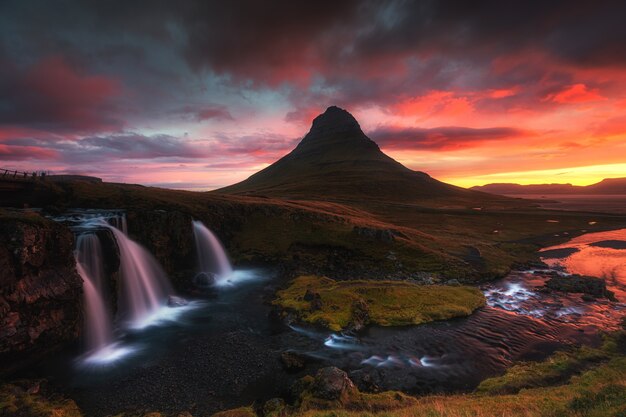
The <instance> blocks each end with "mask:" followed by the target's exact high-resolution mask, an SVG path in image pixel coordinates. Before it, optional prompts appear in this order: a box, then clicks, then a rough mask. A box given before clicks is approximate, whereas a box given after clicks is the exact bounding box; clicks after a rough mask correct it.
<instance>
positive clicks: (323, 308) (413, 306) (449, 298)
mask: <svg viewBox="0 0 626 417" xmlns="http://www.w3.org/2000/svg"><path fill="white" fill-rule="evenodd" d="M307 294H308V296H307ZM311 297H313V298H315V299H319V302H318V301H315V300H313V301H311V300H310V299H311ZM273 304H274V305H276V306H279V307H280V308H281V309H283V310H284V311H287V312H290V313H293V314H295V315H296V316H297V318H298V319H299V320H301V321H303V322H305V323H310V324H315V325H321V326H323V327H326V328H329V329H331V330H333V331H339V330H342V329H345V328H347V327H349V326H351V325H353V324H355V322H357V321H361V322H362V323H361V324H363V325H366V324H377V325H380V326H407V325H415V324H422V323H428V322H431V321H435V320H445V319H450V318H454V317H464V316H468V315H470V314H471V313H472V312H473V311H474V310H476V309H477V308H479V307H482V306H484V305H485V298H484V296H483V294H482V293H481V292H480V291H479V290H478V289H477V288H474V287H467V286H459V287H451V286H440V285H417V284H413V283H409V282H404V281H362V280H356V281H335V280H332V279H330V278H325V277H318V276H313V275H307V276H301V277H298V278H296V279H295V280H294V281H293V282H292V283H291V285H290V286H289V287H288V288H287V289H284V290H281V291H278V293H277V298H276V299H275V300H274V302H273ZM363 321H364V322H363Z"/></svg>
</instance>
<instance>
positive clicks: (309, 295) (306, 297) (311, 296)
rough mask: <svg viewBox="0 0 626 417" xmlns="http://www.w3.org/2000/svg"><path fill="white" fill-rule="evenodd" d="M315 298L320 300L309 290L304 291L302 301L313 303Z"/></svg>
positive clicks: (315, 293) (318, 296)
mask: <svg viewBox="0 0 626 417" xmlns="http://www.w3.org/2000/svg"><path fill="white" fill-rule="evenodd" d="M316 298H320V294H319V293H317V292H314V291H311V290H306V292H305V293H304V297H303V298H302V299H303V300H304V301H313V300H314V299H316Z"/></svg>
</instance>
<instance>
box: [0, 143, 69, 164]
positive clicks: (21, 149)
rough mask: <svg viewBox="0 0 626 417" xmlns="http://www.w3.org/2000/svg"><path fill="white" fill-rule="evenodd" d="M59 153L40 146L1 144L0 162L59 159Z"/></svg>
mask: <svg viewBox="0 0 626 417" xmlns="http://www.w3.org/2000/svg"><path fill="white" fill-rule="evenodd" d="M58 156H59V155H58V153H57V152H56V151H54V150H52V149H46V148H40V147H38V146H13V145H3V144H0V160H2V161H23V160H25V159H57V157H58Z"/></svg>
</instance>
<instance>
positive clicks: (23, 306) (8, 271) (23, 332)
mask: <svg viewBox="0 0 626 417" xmlns="http://www.w3.org/2000/svg"><path fill="white" fill-rule="evenodd" d="M73 249H74V236H73V234H72V232H71V231H70V230H69V229H68V228H66V227H65V226H63V225H61V224H58V223H55V222H53V221H51V220H46V219H44V218H41V217H39V216H34V215H21V214H15V215H12V216H10V217H8V216H7V217H1V216H0V364H2V365H1V366H0V374H5V373H10V372H12V371H14V370H16V369H19V367H20V366H23V365H26V364H27V363H28V362H30V361H34V360H36V359H38V358H40V357H42V356H43V355H45V354H46V353H49V352H51V351H54V350H57V349H59V348H61V347H62V346H64V345H66V344H67V343H69V342H72V341H74V340H76V339H77V337H78V335H79V332H80V328H81V324H82V279H81V278H80V276H79V275H78V273H77V272H76V261H75V259H74V253H73Z"/></svg>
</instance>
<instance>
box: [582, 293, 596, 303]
mask: <svg viewBox="0 0 626 417" xmlns="http://www.w3.org/2000/svg"><path fill="white" fill-rule="evenodd" d="M580 298H581V300H583V301H587V302H592V301H596V297H594V296H593V295H589V294H583V295H582V297H580Z"/></svg>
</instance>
